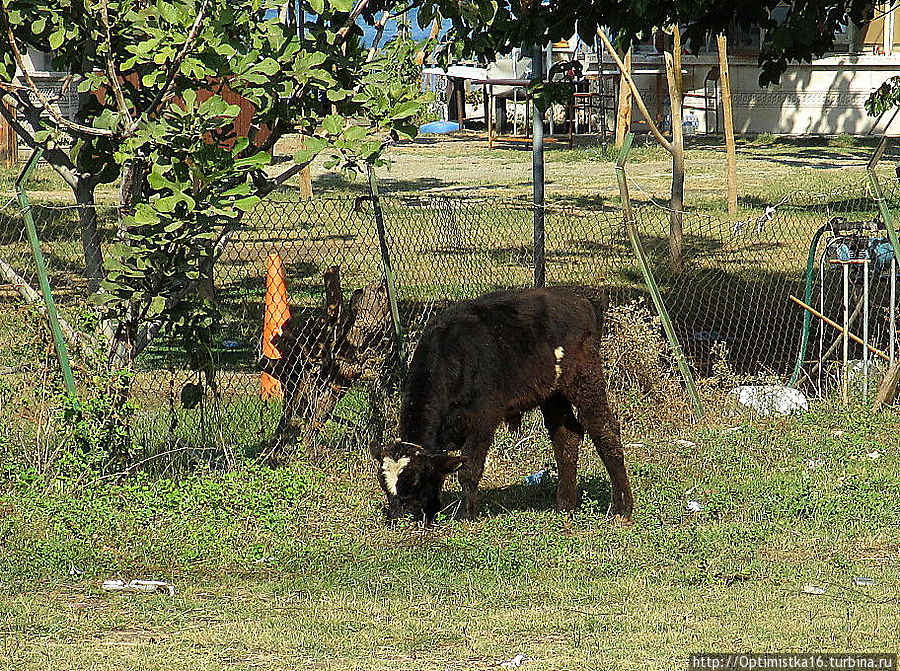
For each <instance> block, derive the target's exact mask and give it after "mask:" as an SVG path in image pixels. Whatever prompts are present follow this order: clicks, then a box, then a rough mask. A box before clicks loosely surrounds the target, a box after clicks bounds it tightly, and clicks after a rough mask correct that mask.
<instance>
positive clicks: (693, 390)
mask: <svg viewBox="0 0 900 671" xmlns="http://www.w3.org/2000/svg"><path fill="white" fill-rule="evenodd" d="M633 141H634V133H628V134H627V135H626V136H625V141H624V142H623V143H622V148H621V149H620V150H619V159H618V161H616V180H617V181H618V183H619V197H620V199H621V200H622V209H623V210H624V212H625V228H626V229H627V231H628V239H629V240H630V241H631V247H632V249H633V250H634V256H635V258H636V259H637V262H638V265H640V267H641V272H642V273H643V275H644V281H645V282H646V283H647V290H648V291H649V292H650V297H651V298H652V299H653V305H654V307H655V308H656V313H657V314H658V315H659V321H660V322H661V323H662V327H663V331H664V332H665V334H666V339H667V340H668V341H669V346H670V347H671V348H672V355H673V356H674V357H675V362H676V363H677V364H678V371H679V372H680V373H681V377H682V379H683V380H684V386H685V387H686V389H687V393H688V397H689V398H690V400H691V405H692V406H693V408H694V414H695V415H696V418H697V419H702V418H703V415H704V411H703V403H702V402H701V400H700V393H699V392H698V391H697V385H696V384H695V383H694V375H693V373H691V367H690V366H689V365H688V362H687V358H686V357H685V356H684V351H683V350H682V349H681V344H680V343H679V342H678V336H677V335H676V334H675V328H674V327H673V326H672V319H671V318H670V317H669V311H668V310H667V309H666V304H665V303H664V302H663V299H662V294H661V293H660V291H659V285H657V284H656V278H655V277H654V276H653V271H652V270H651V269H650V263H649V262H648V261H647V255H646V253H645V252H644V246H643V245H642V244H641V239H640V237H639V236H638V234H637V229H636V228H635V226H634V218H633V216H632V211H631V199H630V197H629V195H628V180H627V179H626V178H625V161H627V160H628V152H629V151H631V143H632V142H633Z"/></svg>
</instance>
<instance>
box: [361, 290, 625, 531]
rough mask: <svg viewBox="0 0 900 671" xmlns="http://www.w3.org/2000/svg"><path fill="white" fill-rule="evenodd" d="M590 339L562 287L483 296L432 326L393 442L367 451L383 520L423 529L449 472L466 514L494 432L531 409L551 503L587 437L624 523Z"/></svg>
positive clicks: (610, 420)
mask: <svg viewBox="0 0 900 671" xmlns="http://www.w3.org/2000/svg"><path fill="white" fill-rule="evenodd" d="M599 341H600V335H599V328H598V324H597V316H596V313H595V311H594V308H593V306H592V305H591V304H590V303H589V302H588V301H586V300H584V299H582V298H578V297H576V296H573V295H572V294H571V293H568V292H566V291H564V290H561V289H522V290H518V291H504V292H499V293H493V294H487V295H485V296H482V297H480V298H477V299H475V300H472V301H463V302H460V303H457V304H456V305H454V306H453V307H451V308H449V309H448V310H446V311H445V312H443V313H441V314H440V315H438V316H437V317H435V318H434V319H432V321H431V322H429V324H428V326H427V327H426V329H425V332H424V333H423V335H422V338H421V340H420V341H419V345H418V347H417V348H416V351H415V353H414V354H413V358H412V363H411V365H410V371H409V376H408V377H407V379H406V382H405V384H404V389H403V404H402V407H401V411H400V439H399V440H398V441H396V442H395V443H394V444H392V445H390V446H387V447H384V448H378V447H377V446H376V447H375V449H373V454H372V456H373V458H374V459H375V461H376V465H377V469H378V480H379V482H380V483H381V486H382V488H383V489H384V491H385V493H386V494H387V499H388V505H387V510H386V512H387V516H388V518H389V519H396V518H398V517H402V516H406V515H412V516H414V517H415V518H417V519H419V520H422V521H424V522H426V523H429V522H431V520H432V519H433V518H434V516H435V515H436V514H437V513H438V512H439V511H440V493H441V488H442V487H443V484H444V480H445V479H446V478H447V476H448V475H449V474H450V473H452V472H454V471H456V470H458V471H459V481H460V484H461V485H462V490H463V497H464V506H465V507H464V514H465V515H466V516H467V517H468V518H470V519H471V518H473V517H474V516H475V512H476V507H477V494H478V483H479V482H480V481H481V476H482V474H483V472H484V462H485V458H486V456H487V451H488V448H489V447H490V446H491V443H492V442H493V439H494V432H495V431H496V430H497V428H498V427H499V426H500V424H501V423H502V422H503V421H508V422H512V423H515V422H516V421H517V420H518V419H519V418H520V417H521V414H522V413H523V412H526V411H528V410H531V409H533V408H540V409H541V412H542V413H543V415H544V424H545V425H546V427H547V430H548V432H549V433H550V437H551V439H552V441H553V450H554V453H555V456H556V463H557V466H558V469H559V486H558V488H557V492H556V506H557V508H558V509H560V510H571V509H573V508H574V507H575V505H576V503H577V501H578V492H577V479H576V470H577V464H578V450H579V448H580V446H581V442H582V438H583V436H584V432H585V431H587V433H588V435H590V437H591V440H592V441H593V443H594V445H595V446H596V448H597V452H598V453H599V454H600V457H601V459H602V460H603V464H604V465H605V466H606V470H607V471H608V473H609V477H610V480H611V483H612V502H611V505H610V511H611V513H612V514H613V515H615V516H616V517H617V518H619V519H621V520H623V521H628V520H630V519H631V513H632V506H633V501H632V495H631V487H630V485H629V483H628V475H627V473H626V471H625V463H624V458H623V452H622V443H621V440H620V438H619V425H618V422H617V421H616V419H615V417H614V416H613V414H612V412H611V411H610V408H609V404H608V402H607V397H606V381H605V378H604V374H603V364H602V361H601V359H600V355H599V345H600V342H599ZM576 413H577V414H576ZM455 451H460V452H461V455H460V456H456V455H453V454H451V453H452V452H455Z"/></svg>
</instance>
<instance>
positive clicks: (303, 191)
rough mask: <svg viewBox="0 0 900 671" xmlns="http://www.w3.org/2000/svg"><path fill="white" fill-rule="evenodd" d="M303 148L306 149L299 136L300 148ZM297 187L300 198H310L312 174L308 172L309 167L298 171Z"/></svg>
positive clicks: (303, 140)
mask: <svg viewBox="0 0 900 671" xmlns="http://www.w3.org/2000/svg"><path fill="white" fill-rule="evenodd" d="M304 147H306V140H305V139H304V138H303V137H302V136H301V137H300V148H301V149H303V148H304ZM297 186H298V187H299V189H300V197H301V198H312V195H313V188H312V173H311V172H310V170H309V166H306V167H305V168H303V169H302V170H301V171H300V174H299V175H298V176H297Z"/></svg>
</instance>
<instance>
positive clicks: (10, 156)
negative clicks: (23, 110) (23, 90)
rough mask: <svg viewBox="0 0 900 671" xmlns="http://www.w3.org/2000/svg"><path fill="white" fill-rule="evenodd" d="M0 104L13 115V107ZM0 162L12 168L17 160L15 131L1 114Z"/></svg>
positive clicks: (14, 109)
mask: <svg viewBox="0 0 900 671" xmlns="http://www.w3.org/2000/svg"><path fill="white" fill-rule="evenodd" d="M0 105H4V106H5V107H6V108H7V109H8V110H9V112H10V114H11V115H12V116H14V117H15V115H16V108H15V107H13V106H7V105H5V103H0ZM0 162H2V164H3V165H4V166H5V167H7V168H13V167H15V165H16V164H17V163H18V162H19V139H18V137H17V136H16V131H14V130H13V129H12V126H10V125H9V124H8V123H7V122H6V119H5V118H4V117H3V116H0Z"/></svg>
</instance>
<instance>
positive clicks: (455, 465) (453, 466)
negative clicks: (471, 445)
mask: <svg viewBox="0 0 900 671" xmlns="http://www.w3.org/2000/svg"><path fill="white" fill-rule="evenodd" d="M466 461H467V458H466V457H455V456H452V455H449V454H442V455H441V456H440V457H439V458H438V468H439V469H440V470H441V473H443V474H444V475H450V474H451V473H455V472H456V471H458V470H459V469H460V468H462V467H463V465H464V464H465V463H466Z"/></svg>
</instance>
